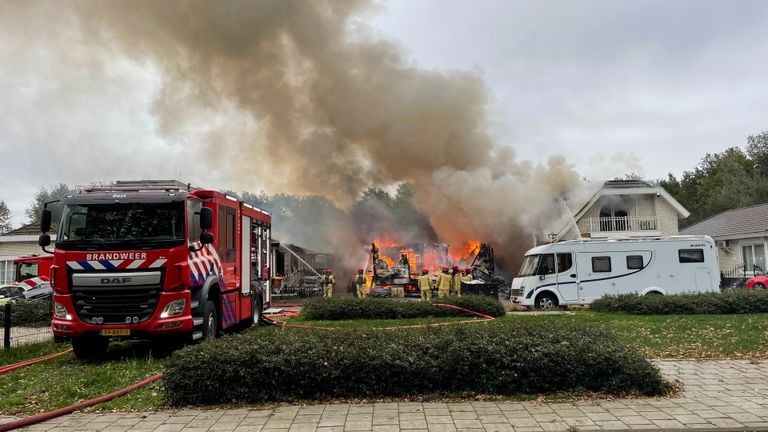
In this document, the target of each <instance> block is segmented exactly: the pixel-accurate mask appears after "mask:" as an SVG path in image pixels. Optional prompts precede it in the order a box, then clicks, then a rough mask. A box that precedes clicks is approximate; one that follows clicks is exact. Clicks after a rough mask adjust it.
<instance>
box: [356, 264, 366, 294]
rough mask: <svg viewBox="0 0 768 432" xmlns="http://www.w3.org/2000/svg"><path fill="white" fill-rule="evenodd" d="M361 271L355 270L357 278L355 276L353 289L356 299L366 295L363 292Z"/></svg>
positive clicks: (363, 276)
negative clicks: (355, 292)
mask: <svg viewBox="0 0 768 432" xmlns="http://www.w3.org/2000/svg"><path fill="white" fill-rule="evenodd" d="M363 273H364V270H363V269H357V276H355V288H356V289H357V298H363V297H365V296H366V295H367V294H368V293H366V292H365V275H364V274H363Z"/></svg>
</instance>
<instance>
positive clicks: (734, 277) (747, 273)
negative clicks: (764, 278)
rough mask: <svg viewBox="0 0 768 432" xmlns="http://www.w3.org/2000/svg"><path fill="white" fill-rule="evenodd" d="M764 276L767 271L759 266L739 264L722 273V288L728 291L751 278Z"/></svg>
mask: <svg viewBox="0 0 768 432" xmlns="http://www.w3.org/2000/svg"><path fill="white" fill-rule="evenodd" d="M763 274H765V270H763V269H762V268H761V267H760V266H759V265H752V266H748V265H746V264H737V265H735V266H734V267H733V268H731V269H728V270H725V271H721V272H720V288H721V289H727V288H733V287H737V286H741V285H744V283H745V282H746V281H747V279H749V278H750V277H752V276H758V275H763Z"/></svg>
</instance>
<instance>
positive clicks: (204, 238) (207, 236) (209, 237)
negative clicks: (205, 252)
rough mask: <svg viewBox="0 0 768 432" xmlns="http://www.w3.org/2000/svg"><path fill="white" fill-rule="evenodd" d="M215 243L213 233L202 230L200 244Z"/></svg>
mask: <svg viewBox="0 0 768 432" xmlns="http://www.w3.org/2000/svg"><path fill="white" fill-rule="evenodd" d="M212 243H213V234H211V233H209V232H201V233H200V244H204V245H207V244H212Z"/></svg>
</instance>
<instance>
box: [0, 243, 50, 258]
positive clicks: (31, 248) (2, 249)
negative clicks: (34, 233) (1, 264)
mask: <svg viewBox="0 0 768 432" xmlns="http://www.w3.org/2000/svg"><path fill="white" fill-rule="evenodd" d="M49 249H51V250H52V249H53V246H50V247H49ZM43 253H44V252H43V250H42V249H40V246H38V245H37V242H2V243H0V256H15V257H20V256H24V255H32V254H37V255H40V254H43Z"/></svg>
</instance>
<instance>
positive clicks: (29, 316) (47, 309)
mask: <svg viewBox="0 0 768 432" xmlns="http://www.w3.org/2000/svg"><path fill="white" fill-rule="evenodd" d="M51 318H53V311H52V306H51V302H49V301H35V302H19V303H13V304H11V325H12V326H14V327H17V326H23V327H45V326H49V325H51ZM4 320H5V306H0V325H2V323H3V322H5V321H4Z"/></svg>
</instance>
